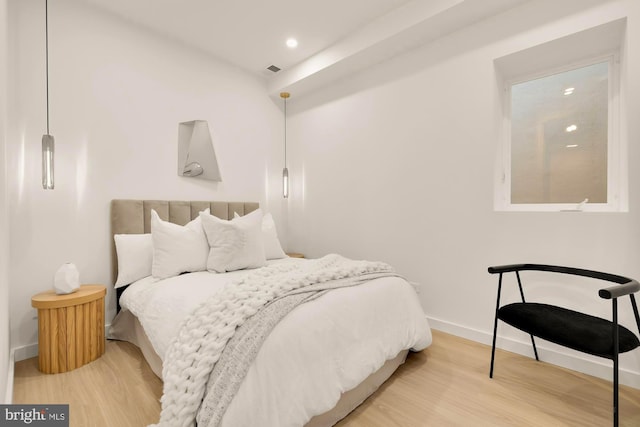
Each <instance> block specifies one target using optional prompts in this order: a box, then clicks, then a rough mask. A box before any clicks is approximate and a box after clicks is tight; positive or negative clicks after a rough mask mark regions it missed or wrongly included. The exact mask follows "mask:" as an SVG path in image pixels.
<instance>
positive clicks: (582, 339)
mask: <svg viewBox="0 0 640 427" xmlns="http://www.w3.org/2000/svg"><path fill="white" fill-rule="evenodd" d="M498 318H499V319H500V320H502V321H504V322H506V323H508V324H509V325H511V326H513V327H515V328H518V329H520V330H522V331H524V332H527V333H529V334H531V335H534V336H536V337H540V338H542V339H544V340H547V341H550V342H553V343H555V344H560V345H563V346H565V347H569V348H572V349H574V350H578V351H582V352H584V353H588V354H593V355H595V356H600V357H605V358H607V359H613V336H612V329H613V327H612V326H613V323H612V322H611V321H609V320H606V319H602V318H600V317H595V316H590V315H588V314H584V313H580V312H578V311H573V310H569V309H566V308H563V307H558V306H555V305H548V304H539V303H513V304H508V305H505V306H503V307H501V308H500V309H499V310H498ZM618 331H619V353H624V352H627V351H631V350H633V349H634V348H636V347H638V346H640V340H638V337H637V336H636V335H635V334H634V333H633V332H631V331H630V330H629V329H627V328H625V327H624V326H620V325H618Z"/></svg>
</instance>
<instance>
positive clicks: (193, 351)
mask: <svg viewBox="0 0 640 427" xmlns="http://www.w3.org/2000/svg"><path fill="white" fill-rule="evenodd" d="M386 275H394V272H393V269H392V268H391V267H390V266H389V265H387V264H385V263H380V262H368V261H353V260H349V259H346V258H343V257H341V256H339V255H327V256H325V257H323V258H320V259H317V260H310V261H308V262H305V263H300V264H298V263H282V264H274V265H271V266H268V267H263V268H260V269H256V270H254V271H252V272H251V273H249V274H247V275H246V276H244V277H242V278H240V279H238V280H237V281H235V282H233V283H231V284H230V285H229V286H227V287H225V289H224V290H223V291H222V292H219V293H218V294H216V295H214V296H212V297H211V298H210V299H209V300H207V301H205V302H204V303H203V304H201V305H200V306H199V307H197V308H196V310H194V312H193V313H192V314H191V315H189V316H188V317H187V319H185V321H184V323H183V325H182V327H181V329H180V332H179V333H178V336H177V337H176V339H175V340H174V341H173V343H172V344H171V346H170V347H169V349H168V351H167V353H166V356H165V363H164V367H163V379H164V390H163V392H164V393H163V396H162V399H161V402H162V411H161V414H160V422H159V423H158V424H156V425H155V426H150V427H178V426H181V427H193V426H194V425H195V416H196V412H197V411H198V408H199V407H200V404H201V402H202V401H203V397H204V394H205V390H206V388H207V381H208V380H209V377H210V374H211V372H212V370H213V369H214V366H215V365H216V362H218V360H219V359H220V357H221V354H222V353H223V350H224V348H225V345H226V344H227V342H228V341H229V340H230V339H231V338H232V337H233V335H234V334H235V333H236V330H237V328H239V327H240V326H242V325H243V324H244V322H245V321H246V320H247V319H249V318H251V317H252V316H254V315H255V314H256V313H258V312H259V311H260V310H262V309H264V307H265V306H267V305H268V304H269V303H272V302H274V301H276V300H278V299H280V298H283V297H285V296H287V295H294V294H297V293H301V292H305V291H311V290H315V291H320V290H323V289H328V288H333V287H342V286H352V285H353V284H357V283H361V282H362V281H364V280H368V279H371V278H374V277H381V276H386ZM323 284H324V285H323ZM305 299H306V298H297V299H296V300H299V302H298V303H301V302H303V301H304V300H305ZM219 416H220V415H214V417H213V418H214V419H219ZM208 421H209V419H208ZM206 424H207V423H205V425H206ZM214 425H215V423H214Z"/></svg>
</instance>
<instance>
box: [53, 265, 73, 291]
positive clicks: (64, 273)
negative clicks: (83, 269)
mask: <svg viewBox="0 0 640 427" xmlns="http://www.w3.org/2000/svg"><path fill="white" fill-rule="evenodd" d="M53 288H54V289H55V291H56V294H58V295H63V294H70V293H72V292H75V291H77V290H78V289H80V274H79V273H78V268H77V267H76V265H75V264H73V263H70V262H68V263H66V264H62V266H61V267H60V268H59V269H58V271H56V274H55V276H54V282H53Z"/></svg>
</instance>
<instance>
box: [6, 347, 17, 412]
mask: <svg viewBox="0 0 640 427" xmlns="http://www.w3.org/2000/svg"><path fill="white" fill-rule="evenodd" d="M15 365H16V362H15V352H14V351H13V350H11V351H10V352H9V368H8V369H7V390H6V391H5V394H4V403H5V404H6V405H11V403H13V375H14V370H15Z"/></svg>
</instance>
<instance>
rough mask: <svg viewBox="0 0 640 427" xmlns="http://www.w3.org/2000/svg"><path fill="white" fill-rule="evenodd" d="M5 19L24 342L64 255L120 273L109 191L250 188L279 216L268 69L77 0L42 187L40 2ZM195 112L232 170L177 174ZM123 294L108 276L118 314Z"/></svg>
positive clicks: (278, 136) (245, 194)
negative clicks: (215, 178) (220, 57)
mask: <svg viewBox="0 0 640 427" xmlns="http://www.w3.org/2000/svg"><path fill="white" fill-rule="evenodd" d="M9 24H10V25H9V27H10V28H9V32H10V47H9V56H10V58H9V59H10V61H9V63H10V64H11V68H10V70H9V81H10V85H9V88H10V91H9V123H10V129H9V131H10V138H9V143H8V147H7V148H8V164H9V165H11V167H10V176H9V202H10V208H9V210H10V211H9V221H10V227H11V232H12V234H11V243H10V249H11V267H12V268H11V275H10V283H11V328H12V330H11V339H12V345H13V346H14V347H17V348H18V349H20V348H21V347H22V346H28V345H32V344H34V343H36V342H37V321H36V320H35V316H36V312H35V310H34V309H32V308H31V305H30V298H31V296H32V295H33V294H35V293H37V292H41V291H44V290H47V289H50V288H51V287H52V282H53V275H54V273H55V271H56V269H57V268H58V267H59V266H60V265H61V264H63V263H64V262H69V261H71V262H74V263H75V264H76V265H77V266H78V269H79V271H80V279H81V281H82V282H84V283H102V284H106V285H110V284H111V283H113V282H112V280H111V277H110V276H111V269H110V250H111V249H110V248H111V246H110V245H111V240H110V238H111V236H110V230H109V202H110V200H111V199H114V198H139V199H142V198H144V199H175V200H221V201H224V200H229V201H232V200H253V201H258V202H260V203H261V204H262V206H263V207H266V208H267V209H268V210H270V211H272V212H274V214H275V216H276V218H278V217H279V215H278V214H279V212H280V209H281V198H279V197H277V192H278V189H279V185H280V183H279V180H278V176H279V173H280V170H281V168H282V163H281V162H282V160H281V154H280V153H281V144H282V137H283V136H282V113H281V111H280V107H279V105H278V103H277V102H274V101H273V100H271V99H269V98H268V96H267V95H266V90H265V87H264V83H263V82H262V81H261V80H260V79H258V78H255V77H253V76H250V75H248V74H246V73H245V72H243V71H241V70H239V69H237V68H234V67H232V66H229V65H227V64H225V63H223V62H220V61H217V60H214V59H211V58H209V57H207V56H206V55H205V54H203V53H202V52H199V51H196V50H192V49H189V48H187V47H185V46H183V45H181V44H179V43H177V42H174V41H172V40H169V39H165V38H163V37H161V36H159V35H156V34H154V33H151V32H147V31H145V30H144V29H142V28H139V27H137V26H135V25H132V24H130V23H128V22H126V21H124V20H121V19H120V18H117V17H115V16H112V15H110V14H107V13H105V12H102V11H100V10H98V9H94V8H93V7H92V6H89V5H87V4H86V2H81V1H73V0H57V1H55V2H49V42H50V59H49V67H50V68H49V75H50V109H51V126H50V130H51V134H52V135H53V136H54V137H55V140H56V153H55V155H56V157H55V169H56V173H55V190H53V191H45V190H43V189H42V186H41V153H40V146H41V142H40V141H41V138H42V135H43V134H44V133H46V113H45V105H46V104H45V62H44V59H45V56H44V55H45V50H44V2H41V1H24V0H10V1H9ZM194 119H204V120H208V122H209V126H210V129H211V132H212V137H213V141H214V146H215V149H216V154H217V158H218V162H219V166H220V169H221V173H222V179H223V182H222V183H211V182H205V181H201V180H195V179H189V178H183V177H178V176H177V172H176V170H177V145H178V123H179V122H182V121H188V120H194ZM270 194H271V195H272V196H273V200H271V199H272V197H271V196H270ZM114 298H115V297H114V293H113V292H112V289H111V287H110V286H109V293H108V298H107V314H108V316H107V318H108V319H107V320H108V321H110V318H111V316H112V315H113V313H114V311H115V300H114ZM30 354H32V352H31V353H30ZM30 354H29V355H30ZM22 356H24V354H23V355H22ZM16 358H17V359H19V358H20V357H19V355H18V354H16Z"/></svg>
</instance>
